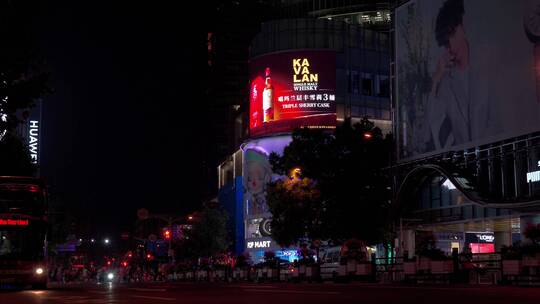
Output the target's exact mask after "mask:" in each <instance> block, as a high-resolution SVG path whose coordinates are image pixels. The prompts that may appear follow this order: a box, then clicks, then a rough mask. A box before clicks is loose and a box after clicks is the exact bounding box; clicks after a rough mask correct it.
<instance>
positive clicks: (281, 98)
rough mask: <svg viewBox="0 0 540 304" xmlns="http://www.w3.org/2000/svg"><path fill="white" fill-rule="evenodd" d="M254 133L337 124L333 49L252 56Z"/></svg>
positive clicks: (251, 81)
mask: <svg viewBox="0 0 540 304" xmlns="http://www.w3.org/2000/svg"><path fill="white" fill-rule="evenodd" d="M249 69H250V98H249V114H250V116H249V128H250V135H251V136H252V137H258V136H264V135H270V134H275V133H281V132H290V131H292V130H293V129H295V128H300V127H311V128H335V126H336V95H335V90H336V55H335V52H334V51H330V50H306V51H291V52H281V53H273V54H269V55H264V56H260V57H257V58H254V59H252V60H251V61H250V62H249Z"/></svg>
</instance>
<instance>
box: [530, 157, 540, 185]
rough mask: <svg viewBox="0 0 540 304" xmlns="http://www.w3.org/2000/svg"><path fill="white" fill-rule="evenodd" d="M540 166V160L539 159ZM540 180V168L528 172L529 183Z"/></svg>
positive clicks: (539, 165)
mask: <svg viewBox="0 0 540 304" xmlns="http://www.w3.org/2000/svg"><path fill="white" fill-rule="evenodd" d="M538 167H540V160H539V161H538ZM536 182H540V170H538V171H533V172H527V183H536Z"/></svg>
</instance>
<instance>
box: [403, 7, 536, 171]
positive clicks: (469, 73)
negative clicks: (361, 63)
mask: <svg viewBox="0 0 540 304" xmlns="http://www.w3.org/2000/svg"><path fill="white" fill-rule="evenodd" d="M395 16H396V20H395V46H396V58H395V62H396V83H395V84H396V86H395V89H396V92H395V96H396V110H397V112H396V115H395V117H396V120H395V124H396V132H397V138H398V143H399V158H400V159H402V160H410V159H415V158H419V157H423V156H429V155H433V154H438V153H442V152H446V151H451V150H460V149H465V148H471V147H475V146H478V145H483V144H487V143H491V142H494V141H499V140H504V139H508V138H511V137H514V136H519V135H523V134H527V133H530V132H535V131H539V130H540V90H539V88H540V1H539V0H513V1H508V0H411V1H409V2H407V3H405V4H404V5H402V6H401V7H399V8H397V9H396V14H395Z"/></svg>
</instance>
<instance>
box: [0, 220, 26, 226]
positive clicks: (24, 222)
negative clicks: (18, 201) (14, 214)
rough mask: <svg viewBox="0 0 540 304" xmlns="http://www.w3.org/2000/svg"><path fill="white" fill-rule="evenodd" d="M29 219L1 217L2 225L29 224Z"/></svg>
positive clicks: (0, 224) (0, 223)
mask: <svg viewBox="0 0 540 304" xmlns="http://www.w3.org/2000/svg"><path fill="white" fill-rule="evenodd" d="M28 224H29V221H28V220H12V219H0V226H28Z"/></svg>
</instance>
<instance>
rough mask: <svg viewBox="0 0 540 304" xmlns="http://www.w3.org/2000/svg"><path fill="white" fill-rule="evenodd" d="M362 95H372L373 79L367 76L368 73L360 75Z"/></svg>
mask: <svg viewBox="0 0 540 304" xmlns="http://www.w3.org/2000/svg"><path fill="white" fill-rule="evenodd" d="M362 95H365V96H372V95H373V79H372V78H371V77H369V75H364V76H363V77H362Z"/></svg>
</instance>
